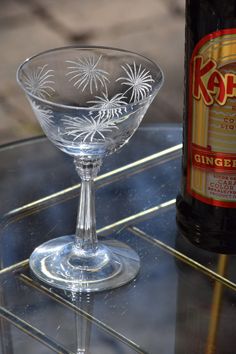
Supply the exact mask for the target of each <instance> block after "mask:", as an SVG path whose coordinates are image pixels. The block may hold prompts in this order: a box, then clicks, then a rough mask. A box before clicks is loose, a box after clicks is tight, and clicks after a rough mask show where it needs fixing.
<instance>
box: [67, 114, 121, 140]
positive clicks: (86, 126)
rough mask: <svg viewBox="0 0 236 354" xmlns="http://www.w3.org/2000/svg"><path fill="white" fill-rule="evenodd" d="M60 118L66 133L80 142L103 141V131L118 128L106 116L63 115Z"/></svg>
mask: <svg viewBox="0 0 236 354" xmlns="http://www.w3.org/2000/svg"><path fill="white" fill-rule="evenodd" d="M65 117H66V118H65V119H62V121H63V123H64V126H65V130H66V133H65V134H66V135H68V136H72V137H73V141H76V140H81V141H82V142H93V140H94V139H97V140H103V141H105V139H106V138H105V133H107V132H111V131H112V130H113V129H118V127H117V126H116V125H115V123H114V122H112V121H111V120H110V119H109V118H107V117H105V118H104V117H101V116H100V115H97V116H96V117H92V116H90V117H86V116H84V115H83V116H82V117H71V116H67V115H66V116H65Z"/></svg>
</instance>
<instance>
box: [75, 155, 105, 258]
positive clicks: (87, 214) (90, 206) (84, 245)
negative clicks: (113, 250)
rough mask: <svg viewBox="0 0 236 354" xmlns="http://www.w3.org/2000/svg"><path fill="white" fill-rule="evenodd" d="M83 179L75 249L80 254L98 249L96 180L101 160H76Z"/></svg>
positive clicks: (76, 165)
mask: <svg viewBox="0 0 236 354" xmlns="http://www.w3.org/2000/svg"><path fill="white" fill-rule="evenodd" d="M74 163H75V167H76V170H77V172H78V174H79V176H80V178H81V192H80V203H79V211H78V218H77V225H76V233H75V247H76V248H77V249H78V251H79V252H81V251H82V252H83V251H84V252H86V253H87V254H88V252H89V253H94V252H96V249H97V242H98V241H97V233H96V213H95V186H94V178H95V177H96V176H97V174H98V171H99V169H100V166H101V163H102V161H101V159H100V158H93V159H86V158H81V157H79V158H75V159H74Z"/></svg>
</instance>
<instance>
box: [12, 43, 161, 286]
mask: <svg viewBox="0 0 236 354" xmlns="http://www.w3.org/2000/svg"><path fill="white" fill-rule="evenodd" d="M17 81H18V83H19V84H20V86H21V87H22V89H23V90H24V91H25V93H26V96H27V98H28V100H29V102H30V105H31V107H32V110H33V112H34V113H35V115H36V117H37V119H38V121H39V123H40V125H41V127H42V129H43V130H44V132H45V134H46V135H47V137H48V138H49V139H50V140H51V141H52V143H54V144H55V145H56V146H57V147H58V148H59V149H61V150H62V151H64V152H65V153H67V154H69V155H71V156H73V157H74V163H75V168H76V170H77V172H78V175H79V176H80V178H81V196H80V204H79V211H78V219H77V225H76V232H75V235H67V236H62V237H59V238H56V239H52V240H50V241H48V242H46V243H44V244H42V245H40V246H39V247H37V248H36V249H35V250H34V252H33V253H32V255H31V257H30V267H31V269H32V271H33V272H34V273H35V275H36V276H37V277H38V278H39V279H41V280H42V281H45V282H46V283H48V284H51V285H52V286H55V287H59V288H62V289H67V290H72V291H80V292H90V291H101V290H105V289H111V288H114V287H118V286H120V285H122V284H125V283H127V282H129V281H130V280H132V279H133V278H134V277H135V276H136V275H137V273H138V271H139V268H140V260H139V257H138V255H137V254H136V252H135V251H134V250H132V249H131V248H130V247H129V246H127V245H126V244H124V243H121V242H119V241H118V240H113V241H103V242H100V241H99V242H98V239H97V235H96V217H95V204H94V193H95V191H94V178H95V177H96V176H97V173H98V172H99V169H100V167H101V163H102V159H103V158H104V157H105V156H106V155H109V154H111V153H113V152H115V151H117V150H118V149H120V148H121V147H122V146H123V145H124V144H126V143H127V142H128V141H129V139H130V138H131V136H132V135H133V134H134V132H135V131H136V129H137V128H138V126H139V124H140V122H141V120H142V118H143V116H144V114H145V113H146V111H147V109H148V107H149V105H150V104H151V102H152V100H153V99H154V97H155V96H156V94H157V93H158V91H159V89H160V88H161V86H162V83H163V73H162V71H161V69H160V68H159V67H158V66H157V65H156V64H155V63H153V62H152V61H150V60H149V59H147V58H145V57H143V56H141V55H138V54H135V53H132V52H128V51H125V50H119V49H113V48H105V47H65V48H58V49H52V50H49V51H46V52H43V53H40V54H38V55H35V56H34V57H32V58H30V59H27V60H26V61H25V62H24V63H23V64H22V65H21V66H20V67H19V69H18V71H17Z"/></svg>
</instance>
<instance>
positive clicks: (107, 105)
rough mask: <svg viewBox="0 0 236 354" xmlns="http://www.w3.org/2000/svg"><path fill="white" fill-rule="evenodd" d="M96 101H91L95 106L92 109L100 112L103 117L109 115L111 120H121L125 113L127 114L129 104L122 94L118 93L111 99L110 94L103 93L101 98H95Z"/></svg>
mask: <svg viewBox="0 0 236 354" xmlns="http://www.w3.org/2000/svg"><path fill="white" fill-rule="evenodd" d="M95 98H96V100H94V101H89V102H88V103H92V104H93V106H92V107H91V108H96V109H99V110H100V114H101V115H103V116H104V115H107V117H109V118H120V116H121V115H122V114H124V112H126V111H127V110H126V107H125V106H126V105H127V102H126V101H125V100H126V97H125V96H124V95H123V94H122V93H117V94H116V95H114V96H113V97H111V98H110V99H109V97H108V93H105V92H102V97H101V96H95Z"/></svg>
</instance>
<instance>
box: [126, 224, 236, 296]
mask: <svg viewBox="0 0 236 354" xmlns="http://www.w3.org/2000/svg"><path fill="white" fill-rule="evenodd" d="M128 230H129V231H131V232H132V233H133V234H135V235H136V236H139V237H141V238H142V239H144V240H146V241H148V242H149V243H151V244H153V245H155V246H158V247H159V248H161V249H162V250H164V251H166V252H167V253H169V254H171V255H172V256H174V257H175V258H177V259H179V260H181V261H182V262H183V263H186V264H188V265H189V266H191V267H192V268H195V269H197V270H199V271H200V272H202V273H203V274H205V275H208V276H209V277H210V278H212V279H215V280H217V281H219V282H221V283H222V284H223V285H225V286H227V287H228V288H230V289H232V290H236V284H235V283H233V282H232V281H230V280H228V279H226V278H224V277H223V276H222V275H220V274H218V273H216V272H214V271H213V270H211V269H209V268H207V267H205V266H204V265H202V264H200V263H199V262H197V261H194V260H193V259H192V258H189V257H187V256H186V255H184V254H183V253H181V252H179V251H177V250H176V249H174V248H172V247H170V246H168V245H167V244H165V243H164V242H162V241H160V240H158V239H155V238H153V237H152V236H150V235H148V234H147V233H145V232H144V231H142V230H140V229H139V228H137V227H136V226H131V227H128Z"/></svg>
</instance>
